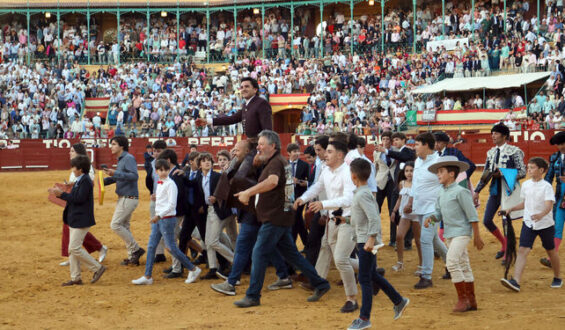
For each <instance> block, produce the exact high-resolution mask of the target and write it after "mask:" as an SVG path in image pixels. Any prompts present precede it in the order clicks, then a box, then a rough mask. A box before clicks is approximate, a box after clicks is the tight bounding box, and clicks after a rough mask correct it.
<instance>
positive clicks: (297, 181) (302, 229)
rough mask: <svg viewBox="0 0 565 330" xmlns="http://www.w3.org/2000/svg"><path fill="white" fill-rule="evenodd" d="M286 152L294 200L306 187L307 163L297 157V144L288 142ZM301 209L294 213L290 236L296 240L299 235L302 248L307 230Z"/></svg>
mask: <svg viewBox="0 0 565 330" xmlns="http://www.w3.org/2000/svg"><path fill="white" fill-rule="evenodd" d="M286 152H287V153H288V158H289V159H288V163H289V164H290V166H291V169H292V176H293V178H294V199H295V200H296V199H298V198H300V196H302V194H303V193H304V192H305V191H306V188H307V187H308V172H309V171H308V164H307V163H306V162H305V161H303V160H301V159H300V158H299V157H300V147H299V146H298V144H296V143H289V144H288V146H287V147H286ZM303 209H304V207H300V208H298V210H297V211H296V213H295V215H294V225H293V226H292V237H293V238H294V240H295V241H296V237H297V236H298V235H300V240H302V245H304V248H306V247H307V246H308V232H307V231H306V226H305V225H304V219H303V218H302V210H303Z"/></svg>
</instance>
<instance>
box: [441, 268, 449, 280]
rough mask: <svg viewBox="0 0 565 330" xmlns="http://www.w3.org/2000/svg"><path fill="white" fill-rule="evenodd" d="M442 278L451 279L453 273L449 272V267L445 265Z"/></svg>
mask: <svg viewBox="0 0 565 330" xmlns="http://www.w3.org/2000/svg"><path fill="white" fill-rule="evenodd" d="M441 278H442V279H443V280H450V279H451V274H450V273H449V270H447V267H445V274H443V276H442V277H441Z"/></svg>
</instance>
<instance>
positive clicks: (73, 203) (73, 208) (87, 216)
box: [60, 174, 96, 228]
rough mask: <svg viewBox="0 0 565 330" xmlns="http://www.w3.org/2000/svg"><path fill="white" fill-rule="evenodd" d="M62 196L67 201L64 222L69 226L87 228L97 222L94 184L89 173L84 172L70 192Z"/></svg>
mask: <svg viewBox="0 0 565 330" xmlns="http://www.w3.org/2000/svg"><path fill="white" fill-rule="evenodd" d="M60 198H61V199H62V200H65V201H67V206H65V210H64V211H63V222H65V223H66V224H67V225H69V227H71V228H86V227H92V226H94V225H95V224H96V221H94V193H93V184H92V180H90V177H89V176H88V174H84V175H83V176H82V177H81V179H80V180H79V181H78V182H76V183H75V185H74V186H73V189H72V190H71V192H70V193H66V192H64V193H63V194H62V195H61V197H60Z"/></svg>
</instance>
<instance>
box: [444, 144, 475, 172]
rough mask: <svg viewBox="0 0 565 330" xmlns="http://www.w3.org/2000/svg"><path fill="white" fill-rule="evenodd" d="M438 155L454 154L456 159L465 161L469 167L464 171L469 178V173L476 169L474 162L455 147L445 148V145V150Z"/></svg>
mask: <svg viewBox="0 0 565 330" xmlns="http://www.w3.org/2000/svg"><path fill="white" fill-rule="evenodd" d="M440 156H455V157H457V159H459V161H460V162H465V163H467V164H469V169H468V170H467V171H466V172H467V177H468V178H471V175H473V173H474V172H475V169H477V166H476V165H475V163H473V162H472V161H471V160H470V159H468V158H467V157H465V155H463V153H462V152H461V150H459V149H457V148H447V147H446V148H445V150H444V151H443V153H441V154H440Z"/></svg>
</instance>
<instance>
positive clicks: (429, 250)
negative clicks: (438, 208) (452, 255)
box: [420, 213, 447, 280]
mask: <svg viewBox="0 0 565 330" xmlns="http://www.w3.org/2000/svg"><path fill="white" fill-rule="evenodd" d="M431 214H432V213H429V214H426V215H423V216H421V218H420V225H421V226H422V229H421V233H420V244H421V248H422V277H423V278H425V279H428V280H431V279H432V272H433V270H434V250H435V251H436V252H437V253H438V254H439V256H440V257H441V259H442V260H443V262H444V263H445V258H446V256H447V247H446V246H445V244H443V242H442V241H441V240H440V239H439V235H438V232H437V231H438V227H439V223H437V222H436V223H435V224H434V225H432V224H430V225H429V226H428V228H426V227H424V221H425V220H426V219H427V218H429V217H430V215H431Z"/></svg>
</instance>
